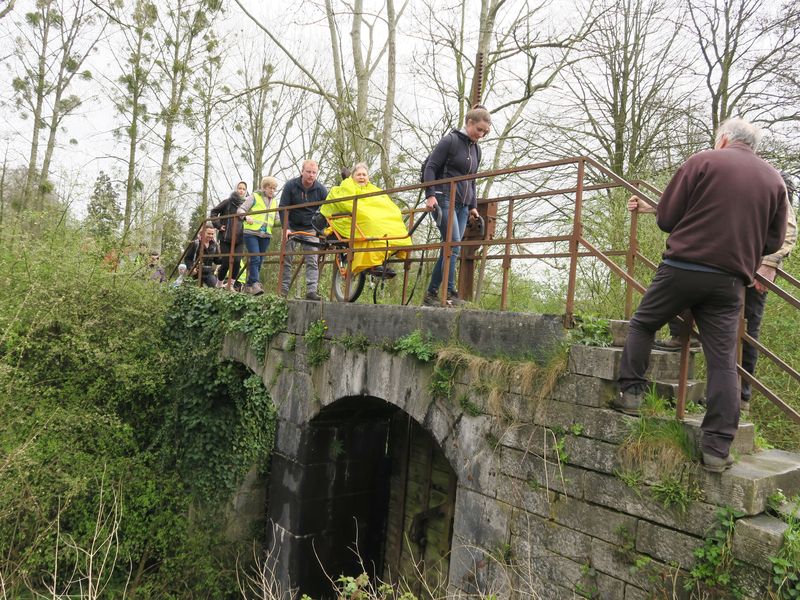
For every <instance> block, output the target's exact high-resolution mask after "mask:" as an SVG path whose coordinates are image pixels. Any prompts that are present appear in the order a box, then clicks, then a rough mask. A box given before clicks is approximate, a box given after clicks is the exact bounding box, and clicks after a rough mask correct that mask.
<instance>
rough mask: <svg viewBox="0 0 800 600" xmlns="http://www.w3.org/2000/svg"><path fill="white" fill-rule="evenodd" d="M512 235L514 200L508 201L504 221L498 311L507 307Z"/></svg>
mask: <svg viewBox="0 0 800 600" xmlns="http://www.w3.org/2000/svg"><path fill="white" fill-rule="evenodd" d="M513 234H514V200H513V199H512V200H509V201H508V217H507V221H506V240H507V241H506V245H505V253H504V255H503V289H502V292H501V293H500V310H505V309H506V308H507V306H508V279H509V271H510V270H511V236H512V235H513Z"/></svg>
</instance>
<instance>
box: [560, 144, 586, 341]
mask: <svg viewBox="0 0 800 600" xmlns="http://www.w3.org/2000/svg"><path fill="white" fill-rule="evenodd" d="M584 166H585V165H584V158H583V157H581V158H580V159H579V160H578V183H577V185H576V186H575V215H574V217H573V220H572V235H571V236H570V239H569V256H570V258H569V282H568V284H567V307H566V312H565V314H564V325H565V326H566V327H572V323H573V317H574V314H575V281H576V279H577V276H578V242H579V240H580V238H581V235H583V225H582V223H581V210H582V208H583V176H584Z"/></svg>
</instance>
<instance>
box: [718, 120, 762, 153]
mask: <svg viewBox="0 0 800 600" xmlns="http://www.w3.org/2000/svg"><path fill="white" fill-rule="evenodd" d="M761 135H762V132H761V130H760V129H759V128H758V127H756V126H755V125H753V124H752V123H748V122H747V121H745V120H744V119H738V118H734V119H727V120H726V121H723V123H722V124H721V125H720V126H719V127H718V128H717V135H716V138H715V141H716V143H717V144H719V142H720V140H721V139H722V136H726V137H727V138H728V141H729V142H742V143H743V144H747V145H748V146H750V148H752V149H753V152H755V151H756V150H758V145H759V144H760V143H761Z"/></svg>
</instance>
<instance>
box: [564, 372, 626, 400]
mask: <svg viewBox="0 0 800 600" xmlns="http://www.w3.org/2000/svg"><path fill="white" fill-rule="evenodd" d="M617 393H618V389H617V386H616V385H615V384H613V383H611V382H609V381H604V380H602V379H597V378H596V377H587V376H585V375H576V374H574V373H570V374H568V375H565V376H563V377H562V378H561V379H559V380H558V383H557V384H556V387H555V389H554V390H553V393H552V398H553V399H554V400H558V401H561V402H570V403H573V404H580V405H583V406H593V407H607V406H610V404H611V400H612V399H613V398H614V397H615V396H616V395H617Z"/></svg>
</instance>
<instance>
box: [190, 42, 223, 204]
mask: <svg viewBox="0 0 800 600" xmlns="http://www.w3.org/2000/svg"><path fill="white" fill-rule="evenodd" d="M203 41H204V44H205V52H206V56H207V59H206V60H205V62H204V63H203V64H202V65H201V66H200V69H199V71H198V73H197V76H196V77H195V78H194V80H193V82H192V90H191V91H192V94H193V96H192V97H191V98H190V102H192V101H193V100H195V99H196V100H197V104H198V106H197V108H196V109H195V110H194V111H192V113H191V115H189V124H190V126H191V128H192V129H193V130H194V131H196V132H197V133H199V134H200V138H201V140H202V145H203V161H202V171H203V175H202V184H201V191H200V206H199V208H198V211H199V214H201V215H203V216H205V215H206V213H207V212H208V204H209V195H210V192H209V186H210V180H211V137H212V134H213V133H214V130H215V129H216V127H217V126H218V124H219V122H220V121H221V120H222V118H223V117H224V116H225V115H226V114H227V113H228V112H229V111H230V110H231V109H230V108H227V106H226V105H224V104H222V102H224V101H225V99H228V100H229V99H230V89H229V88H228V87H227V86H225V85H223V84H222V78H221V75H222V68H223V63H224V61H225V51H224V49H223V48H222V47H221V46H220V43H219V39H218V38H217V36H216V34H215V32H214V31H213V30H209V31H208V32H207V33H206V34H205V36H204V40H203ZM220 107H222V110H221V111H220Z"/></svg>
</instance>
